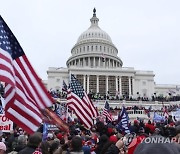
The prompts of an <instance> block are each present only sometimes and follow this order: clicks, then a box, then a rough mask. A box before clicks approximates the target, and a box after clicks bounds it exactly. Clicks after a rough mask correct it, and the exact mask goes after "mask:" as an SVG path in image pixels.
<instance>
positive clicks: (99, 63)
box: [99, 57, 101, 67]
mask: <svg viewBox="0 0 180 154" xmlns="http://www.w3.org/2000/svg"><path fill="white" fill-rule="evenodd" d="M99 67H101V58H100V57H99Z"/></svg>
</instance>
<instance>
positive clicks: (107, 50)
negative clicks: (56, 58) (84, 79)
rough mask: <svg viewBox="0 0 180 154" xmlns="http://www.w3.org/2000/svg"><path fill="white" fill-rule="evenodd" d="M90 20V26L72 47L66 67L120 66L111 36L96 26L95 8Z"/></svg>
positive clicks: (120, 62)
mask: <svg viewBox="0 0 180 154" xmlns="http://www.w3.org/2000/svg"><path fill="white" fill-rule="evenodd" d="M90 21H91V25H90V27H89V28H88V29H87V30H86V31H85V32H83V33H82V34H81V35H80V36H79V38H78V40H77V43H76V44H75V45H74V47H73V48H72V50H71V54H72V56H71V57H70V58H69V59H68V60H67V62H66V64H67V67H70V66H75V67H76V66H77V67H90V68H94V67H103V68H117V67H122V64H123V63H122V61H121V59H120V58H119V57H118V56H117V54H118V49H117V48H116V47H115V45H114V44H113V43H112V40H111V37H110V36H109V35H108V34H107V33H106V32H105V31H103V30H102V29H101V28H100V27H99V26H98V22H99V19H98V18H97V17H96V9H95V8H94V10H93V17H92V18H91V19H90Z"/></svg>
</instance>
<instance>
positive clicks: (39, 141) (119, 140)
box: [0, 116, 180, 154]
mask: <svg viewBox="0 0 180 154" xmlns="http://www.w3.org/2000/svg"><path fill="white" fill-rule="evenodd" d="M68 125H69V132H63V131H61V130H49V132H48V134H47V136H46V137H45V138H44V137H43V135H44V134H43V127H40V128H39V130H38V131H37V132H35V133H34V134H31V135H28V134H27V133H26V132H25V131H24V130H23V129H22V128H19V127H18V126H16V125H14V129H13V131H11V132H10V133H2V132H1V134H0V154H1V153H2V154H5V153H9V154H17V153H18V154H148V153H154V154H162V151H163V154H178V153H180V121H177V122H174V121H173V120H172V117H171V116H170V117H169V118H168V119H167V121H166V122H160V123H153V122H152V121H151V120H149V121H148V122H147V123H145V122H144V121H142V120H140V121H138V120H134V121H133V122H132V123H129V130H130V132H131V133H130V134H126V133H125V132H124V131H123V130H120V129H118V128H117V121H113V122H109V123H106V124H104V123H103V122H101V121H100V120H98V119H97V122H96V124H94V125H93V126H92V128H91V129H90V130H88V129H86V128H85V127H84V126H83V125H82V124H81V123H80V122H79V121H78V119H74V121H71V122H69V123H68ZM156 142H158V143H156ZM1 151H2V152H1Z"/></svg>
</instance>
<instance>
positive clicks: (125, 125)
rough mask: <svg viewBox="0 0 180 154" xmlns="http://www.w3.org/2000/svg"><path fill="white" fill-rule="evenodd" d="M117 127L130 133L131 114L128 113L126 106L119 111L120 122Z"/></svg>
mask: <svg viewBox="0 0 180 154" xmlns="http://www.w3.org/2000/svg"><path fill="white" fill-rule="evenodd" d="M117 129H118V130H120V131H122V132H124V133H126V134H129V133H130V130H129V116H128V113H127V112H126V109H125V107H124V106H123V107H122V110H121V112H120V113H119V116H118V124H117Z"/></svg>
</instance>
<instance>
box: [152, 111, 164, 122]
mask: <svg viewBox="0 0 180 154" xmlns="http://www.w3.org/2000/svg"><path fill="white" fill-rule="evenodd" d="M153 121H154V122H163V121H165V118H164V117H163V116H161V115H159V114H157V113H156V112H154V117H153Z"/></svg>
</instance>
